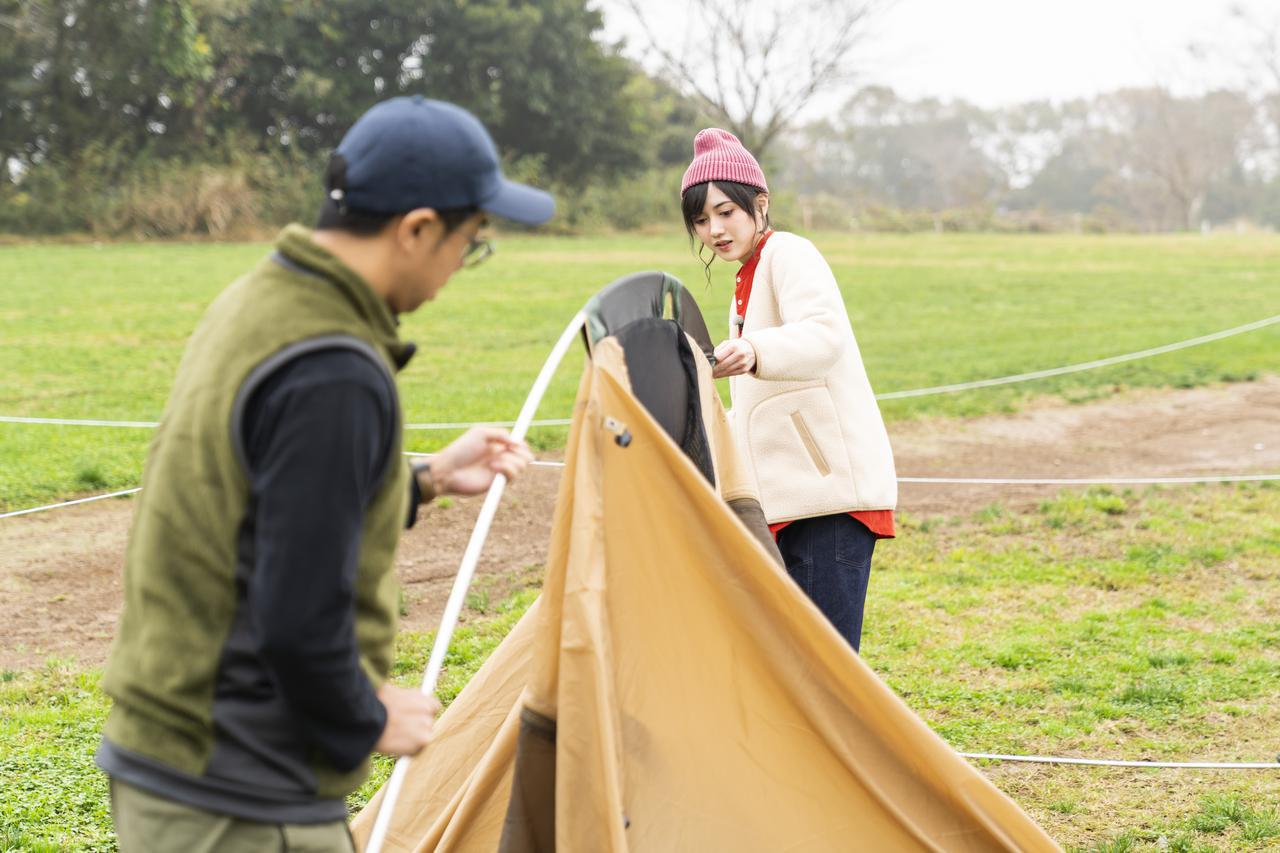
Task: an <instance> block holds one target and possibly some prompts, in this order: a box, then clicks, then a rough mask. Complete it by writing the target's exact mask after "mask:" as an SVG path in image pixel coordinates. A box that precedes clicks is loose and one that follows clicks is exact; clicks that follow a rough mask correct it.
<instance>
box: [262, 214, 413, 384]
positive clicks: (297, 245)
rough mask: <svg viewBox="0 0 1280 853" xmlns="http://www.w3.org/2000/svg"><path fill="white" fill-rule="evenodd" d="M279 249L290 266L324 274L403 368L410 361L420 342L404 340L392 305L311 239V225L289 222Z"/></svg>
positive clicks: (286, 263)
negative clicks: (398, 331) (399, 331)
mask: <svg viewBox="0 0 1280 853" xmlns="http://www.w3.org/2000/svg"><path fill="white" fill-rule="evenodd" d="M275 248H276V252H277V254H278V255H279V256H280V258H281V259H282V260H283V261H284V263H283V264H282V265H283V266H285V267H287V268H292V269H295V271H298V272H303V273H306V274H310V275H313V276H316V277H318V278H323V279H324V280H326V281H328V282H329V283H330V284H332V285H334V286H335V287H336V288H337V289H338V292H339V293H341V294H342V296H343V298H345V299H346V300H347V302H349V303H350V304H351V307H352V308H354V309H355V311H356V313H357V314H358V315H359V316H360V318H361V319H363V320H364V321H365V323H367V324H368V325H369V328H370V329H372V330H373V332H374V334H375V336H376V337H377V339H378V343H380V344H381V345H382V346H383V347H385V348H386V350H387V352H388V353H389V354H390V355H391V360H392V361H393V362H394V363H395V366H396V370H400V369H401V368H403V367H404V366H405V365H406V364H408V363H409V359H411V358H412V357H413V353H414V351H415V350H416V349H417V345H416V344H414V343H413V342H411V341H402V340H400V336H399V334H398V333H397V331H396V327H397V326H398V325H399V323H398V321H397V320H396V317H395V315H394V314H392V313H391V308H390V307H389V306H388V305H387V303H386V302H384V301H383V299H382V297H380V296H378V294H376V293H374V292H373V289H372V288H370V287H369V284H368V283H367V282H366V281H365V280H364V279H363V278H361V277H360V275H359V273H357V272H356V271H355V270H353V269H351V267H349V266H347V265H346V264H344V263H343V262H342V261H341V260H339V259H338V258H337V257H336V256H335V255H334V254H333V253H331V252H330V251H328V250H327V249H325V248H324V247H323V246H321V245H320V244H319V243H316V242H315V241H314V240H312V239H311V229H310V228H305V227H303V226H302V225H298V224H296V223H295V224H293V225H289V226H286V227H285V229H284V230H283V231H281V232H280V236H279V237H277V238H276V246H275Z"/></svg>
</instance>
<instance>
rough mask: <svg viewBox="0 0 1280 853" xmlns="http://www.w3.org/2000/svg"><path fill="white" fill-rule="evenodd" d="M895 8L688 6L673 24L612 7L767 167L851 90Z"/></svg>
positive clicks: (816, 1) (841, 1) (696, 0)
mask: <svg viewBox="0 0 1280 853" xmlns="http://www.w3.org/2000/svg"><path fill="white" fill-rule="evenodd" d="M892 2H893V0H796V2H785V0H687V2H686V3H684V4H683V6H682V7H680V8H681V11H679V12H676V13H675V14H673V15H664V14H662V13H663V12H664V11H665V9H663V8H661V5H662V4H656V3H652V2H644V0H616V2H615V3H614V5H615V6H620V7H621V8H622V9H624V10H625V11H627V12H628V13H629V14H630V16H631V17H632V18H634V19H635V21H636V23H637V24H638V25H639V29H640V32H641V33H642V34H643V40H644V42H645V43H644V45H643V47H644V49H645V50H646V51H647V52H648V55H649V56H650V57H652V58H654V59H656V61H657V63H658V65H659V67H660V71H661V72H662V73H664V74H665V75H666V76H667V77H669V78H670V79H671V81H672V82H673V83H674V84H675V85H676V86H677V87H678V88H680V89H682V90H683V91H685V92H686V93H687V94H689V95H691V96H693V97H694V98H696V99H697V100H698V101H699V102H700V103H701V104H702V106H703V107H704V108H705V109H706V110H707V111H708V113H709V114H710V115H711V116H712V117H713V118H715V120H717V121H719V122H722V123H723V124H724V125H725V127H726V128H727V129H728V130H730V131H731V132H733V133H734V134H735V135H736V136H737V137H738V138H739V139H741V140H742V142H743V144H744V145H746V146H747V148H748V149H749V150H751V151H753V152H754V153H755V154H756V156H757V157H764V156H765V153H766V152H767V151H768V149H769V146H770V145H772V144H773V143H774V142H775V141H776V140H777V138H778V136H779V135H780V134H781V133H782V132H783V131H784V130H786V129H787V128H789V127H790V126H791V124H792V123H793V122H794V121H795V119H796V117H797V116H798V115H799V114H800V113H801V112H802V111H803V110H804V109H805V107H807V106H808V105H809V104H810V103H812V102H813V100H814V98H815V97H817V96H819V95H821V94H822V93H825V92H830V91H832V90H835V89H837V88H839V87H841V86H844V85H846V84H848V83H849V82H851V80H852V79H853V75H854V72H855V70H856V68H857V61H858V59H859V56H860V53H859V51H858V48H859V47H860V46H861V45H862V43H863V42H864V40H865V39H866V37H867V36H868V35H869V30H870V25H871V23H872V21H873V19H874V18H876V17H877V15H879V14H880V13H881V12H882V11H883V10H885V9H886V8H887V7H888V6H889V5H890V4H891V3H892ZM667 8H671V7H667ZM677 19H682V20H677ZM675 34H679V35H675Z"/></svg>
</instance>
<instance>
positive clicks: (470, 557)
mask: <svg viewBox="0 0 1280 853" xmlns="http://www.w3.org/2000/svg"><path fill="white" fill-rule="evenodd" d="M586 320H587V315H586V314H584V313H583V312H581V311H579V312H578V313H577V314H575V315H574V317H573V319H572V320H570V321H569V325H568V326H566V327H565V330H564V332H562V333H561V335H560V340H558V341H556V345H555V346H554V347H553V348H552V349H551V355H549V356H547V360H546V362H545V363H544V364H543V365H542V370H541V371H540V372H539V373H538V378H537V379H536V380H534V383H533V387H532V388H531V389H529V396H528V397H527V398H526V399H525V401H524V406H523V407H522V408H521V409H520V416H519V417H517V418H516V424H515V426H514V427H513V428H512V430H511V435H512V437H513V438H516V439H523V438H524V435H525V433H526V432H528V430H529V424H530V422H531V421H532V420H533V416H534V414H535V413H536V412H537V411H538V404H539V403H541V402H542V397H543V395H544V394H546V393H547V386H548V385H550V384H551V378H552V377H553V376H555V372H556V368H558V367H559V366H560V362H561V361H563V360H564V356H565V353H566V352H568V350H569V346H570V345H571V344H572V343H573V339H574V338H575V337H577V335H578V332H579V331H580V330H581V329H582V327H583V325H584V324H585V323H586ZM506 486H507V478H506V477H505V476H504V475H502V474H499V475H497V476H496V477H494V479H493V485H491V486H490V487H489V493H488V494H487V495H486V496H485V499H484V505H483V506H482V507H481V508H480V516H479V517H478V518H477V519H476V526H475V529H474V530H472V531H471V541H469V542H468V543H467V550H466V551H465V552H463V554H462V565H461V567H459V569H458V576H457V577H456V578H455V579H454V581H453V591H452V592H451V593H449V603H448V604H447V605H446V606H445V609H444V616H442V617H441V619H440V630H439V631H437V632H436V639H435V644H434V645H433V646H432V647H431V657H430V658H428V660H427V670H426V672H425V673H424V674H423V676H422V692H423V693H426V694H427V695H431V694H433V693H435V690H436V682H437V681H439V679H440V670H441V668H443V666H444V656H445V653H446V652H447V651H448V650H449V641H450V639H452V637H453V630H454V628H456V627H457V626H458V617H459V616H460V615H461V613H462V605H463V603H464V602H465V601H466V598H467V590H468V589H470V587H471V580H472V578H473V577H474V576H475V573H476V563H477V562H478V561H479V559H480V549H481V548H483V547H484V541H485V538H486V537H488V535H489V527H490V525H492V524H493V516H494V514H495V513H496V512H497V511H498V502H499V501H500V500H502V492H503V490H504V489H505V488H506ZM409 760H410V759H409V757H408V756H405V757H403V758H400V759H399V760H397V761H396V767H395V770H393V771H392V773H391V779H390V781H388V782H387V787H386V789H385V790H386V793H385V794H383V797H382V805H381V807H380V808H379V810H378V819H377V820H376V821H374V824H373V832H372V834H370V836H369V844H368V845H367V846H366V847H365V853H380V851H381V850H382V844H383V841H384V840H385V839H386V835H387V829H388V828H389V827H390V825H391V816H392V813H393V812H394V811H395V807H396V799H397V798H398V797H399V796H400V788H401V787H402V786H403V785H404V778H405V776H406V775H407V774H408V772H409Z"/></svg>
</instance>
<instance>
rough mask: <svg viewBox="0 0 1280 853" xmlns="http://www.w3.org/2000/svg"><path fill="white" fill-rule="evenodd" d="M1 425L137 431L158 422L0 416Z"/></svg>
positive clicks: (151, 426)
mask: <svg viewBox="0 0 1280 853" xmlns="http://www.w3.org/2000/svg"><path fill="white" fill-rule="evenodd" d="M0 423H5V424H52V425H54V426H91V427H133V428H135V429H155V428H156V427H158V426H160V423H159V422H158V421H93V420H83V419H76V418H18V417H12V416H9V415H0Z"/></svg>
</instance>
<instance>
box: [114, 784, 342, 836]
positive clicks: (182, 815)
mask: <svg viewBox="0 0 1280 853" xmlns="http://www.w3.org/2000/svg"><path fill="white" fill-rule="evenodd" d="M111 817H112V819H113V820H114V821H115V825H116V835H117V836H118V837H119V839H120V851H121V853H163V851H170V850H172V851H179V853H260V852H261V853H265V851H271V853H284V851H288V853H354V851H355V844H354V843H353V842H352V840H351V832H350V831H349V830H348V829H347V824H346V822H345V821H335V822H333V823H317V824H280V823H255V822H253V821H248V820H240V819H238V818H234V817H228V816H227V815H220V814H214V813H213V812H206V811H201V810H200V809H197V808H193V807H192V806H186V805H183V804H182V803H176V802H174V801H173V800H166V799H164V798H163V797H157V796H155V795H153V794H149V793H147V792H146V791H143V790H141V789H139V788H135V787H133V786H132V785H129V784H127V783H125V782H121V781H120V780H118V779H112V780H111Z"/></svg>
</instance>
